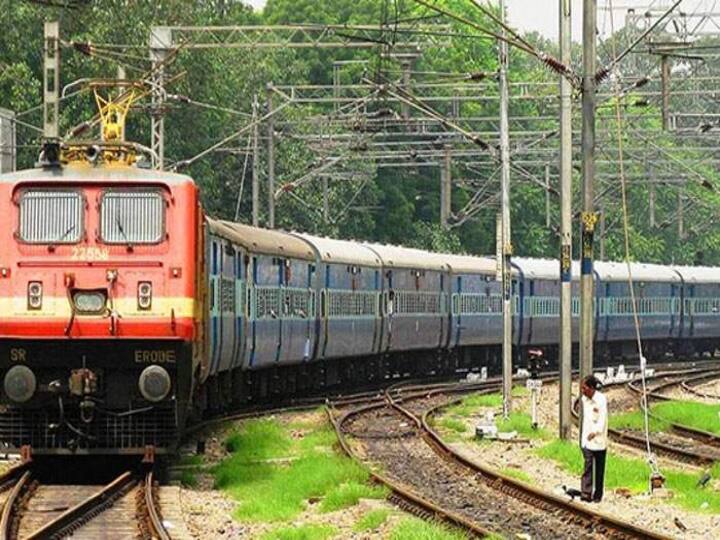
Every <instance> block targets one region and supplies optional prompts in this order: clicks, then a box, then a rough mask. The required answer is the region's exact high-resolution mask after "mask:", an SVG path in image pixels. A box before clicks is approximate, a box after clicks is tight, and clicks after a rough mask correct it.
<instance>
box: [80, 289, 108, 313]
mask: <svg viewBox="0 0 720 540" xmlns="http://www.w3.org/2000/svg"><path fill="white" fill-rule="evenodd" d="M105 302H106V301H105V295H104V294H103V293H102V292H100V291H82V292H76V293H75V294H73V303H74V304H75V309H76V310H77V311H78V313H87V314H93V313H102V312H103V311H104V310H105Z"/></svg>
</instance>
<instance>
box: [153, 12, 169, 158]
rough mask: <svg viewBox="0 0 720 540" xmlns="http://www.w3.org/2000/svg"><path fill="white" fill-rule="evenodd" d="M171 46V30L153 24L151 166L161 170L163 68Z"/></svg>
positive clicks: (163, 102) (163, 156)
mask: <svg viewBox="0 0 720 540" xmlns="http://www.w3.org/2000/svg"><path fill="white" fill-rule="evenodd" d="M171 46H172V30H171V29H170V28H167V27H164V26H153V27H152V28H151V30H150V61H151V67H152V75H151V82H152V94H151V103H152V109H151V111H152V112H151V118H150V124H151V125H150V148H151V149H152V151H153V152H152V153H151V159H152V168H153V169H157V170H160V171H162V170H163V169H164V168H165V111H164V110H163V107H164V105H165V87H164V84H165V68H164V67H163V63H164V62H165V60H166V59H167V56H168V51H169V50H170V47H171Z"/></svg>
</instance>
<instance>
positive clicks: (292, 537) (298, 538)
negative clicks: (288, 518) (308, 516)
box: [260, 524, 336, 540]
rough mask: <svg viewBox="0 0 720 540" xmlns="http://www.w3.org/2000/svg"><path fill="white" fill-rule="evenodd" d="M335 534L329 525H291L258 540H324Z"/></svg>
mask: <svg viewBox="0 0 720 540" xmlns="http://www.w3.org/2000/svg"><path fill="white" fill-rule="evenodd" d="M335 532H336V529H335V527H332V526H330V525H313V524H307V525H299V526H297V525H292V526H290V527H278V528H276V529H273V530H271V531H268V532H266V533H265V534H263V535H262V536H261V537H260V540H325V539H326V538H330V537H331V536H332V535H334V534H335Z"/></svg>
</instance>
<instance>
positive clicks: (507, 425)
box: [497, 412, 552, 439]
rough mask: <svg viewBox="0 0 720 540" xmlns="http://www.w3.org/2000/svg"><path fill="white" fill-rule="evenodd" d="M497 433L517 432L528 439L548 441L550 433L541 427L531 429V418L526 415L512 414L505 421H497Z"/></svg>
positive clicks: (550, 436)
mask: <svg viewBox="0 0 720 540" xmlns="http://www.w3.org/2000/svg"><path fill="white" fill-rule="evenodd" d="M497 428H498V431H500V432H504V433H507V432H509V431H517V433H518V435H520V436H522V437H526V438H528V439H550V438H552V435H550V432H549V431H547V430H546V429H544V428H542V427H538V428H537V429H533V427H532V418H531V417H530V415H529V414H527V413H521V412H514V413H510V417H509V418H508V419H507V420H503V419H502V418H499V419H497Z"/></svg>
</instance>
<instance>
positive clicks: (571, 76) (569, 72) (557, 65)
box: [413, 0, 580, 88]
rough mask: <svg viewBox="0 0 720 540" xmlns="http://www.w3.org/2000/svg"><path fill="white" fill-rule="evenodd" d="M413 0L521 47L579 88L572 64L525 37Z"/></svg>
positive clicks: (509, 43)
mask: <svg viewBox="0 0 720 540" xmlns="http://www.w3.org/2000/svg"><path fill="white" fill-rule="evenodd" d="M413 1H414V2H416V3H418V4H420V5H422V6H425V7H427V8H429V9H432V10H434V11H436V12H438V13H441V14H443V15H445V16H446V17H450V18H451V19H454V20H456V21H458V22H461V23H463V24H465V25H468V26H470V27H472V28H475V29H476V30H477V31H479V32H481V33H482V34H485V35H486V36H487V37H490V38H493V39H495V40H498V41H503V42H505V43H507V44H508V45H509V46H511V47H515V48H516V49H519V50H521V51H523V52H525V53H527V54H529V55H531V56H534V57H535V58H537V59H538V60H540V62H542V63H543V64H545V65H546V66H547V67H549V68H550V69H552V70H553V71H554V72H556V73H558V74H559V75H562V76H563V77H565V78H567V79H568V80H569V81H570V84H571V85H572V86H573V87H575V88H578V87H579V86H580V79H579V78H578V76H577V74H576V73H575V72H574V71H573V69H572V68H571V67H570V66H566V65H564V64H563V63H562V62H560V60H558V59H557V58H555V57H554V56H551V55H549V54H547V53H545V52H542V51H538V50H537V49H536V48H535V47H533V46H532V45H530V44H529V43H527V42H526V41H525V40H524V39H523V40H522V41H518V40H517V39H508V38H507V37H505V36H504V35H503V34H501V33H498V32H494V31H492V30H489V29H487V28H485V27H484V26H482V25H480V24H478V23H476V22H474V21H471V20H470V19H468V18H466V17H463V16H462V15H458V14H457V13H454V12H452V11H450V10H448V9H446V8H444V7H440V6H438V5H436V4H431V3H430V2H427V1H426V0H413ZM513 34H514V35H517V34H515V33H514V32H513Z"/></svg>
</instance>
